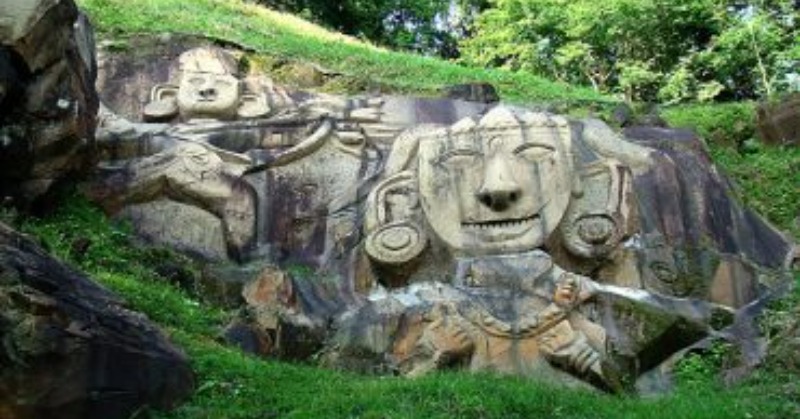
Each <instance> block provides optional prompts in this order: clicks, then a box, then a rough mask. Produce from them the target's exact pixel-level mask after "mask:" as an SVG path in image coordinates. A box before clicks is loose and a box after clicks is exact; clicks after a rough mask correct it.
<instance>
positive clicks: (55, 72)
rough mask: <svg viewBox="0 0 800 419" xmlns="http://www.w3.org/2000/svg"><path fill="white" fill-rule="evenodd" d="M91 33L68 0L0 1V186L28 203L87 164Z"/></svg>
mask: <svg viewBox="0 0 800 419" xmlns="http://www.w3.org/2000/svg"><path fill="white" fill-rule="evenodd" d="M95 74H96V64H95V57H94V39H93V36H92V28H91V26H90V25H89V22H88V20H87V19H86V18H85V17H83V16H81V15H80V14H79V12H78V9H77V7H76V6H75V4H74V3H73V2H72V1H71V0H67V1H54V0H23V1H19V0H10V1H4V2H2V4H0V192H1V193H2V195H3V196H2V197H0V199H3V200H5V201H8V200H11V201H13V202H14V203H15V204H17V205H19V206H26V205H28V204H30V203H31V202H32V201H36V200H37V199H38V198H40V197H42V196H43V195H46V194H47V193H48V192H50V191H51V189H52V187H53V186H54V185H57V184H59V182H61V181H63V180H64V179H66V178H68V177H70V176H74V175H76V174H81V173H85V172H87V171H88V170H89V169H91V164H92V163H93V162H92V159H91V150H92V147H93V144H94V129H95V125H96V115H97V106H98V101H97V93H96V91H95V88H94V81H95Z"/></svg>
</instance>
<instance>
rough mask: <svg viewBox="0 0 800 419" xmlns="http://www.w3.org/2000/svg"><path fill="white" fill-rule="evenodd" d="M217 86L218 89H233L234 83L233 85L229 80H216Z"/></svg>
mask: <svg viewBox="0 0 800 419" xmlns="http://www.w3.org/2000/svg"><path fill="white" fill-rule="evenodd" d="M215 84H216V85H217V87H221V88H227V87H233V83H231V82H230V81H228V80H216V81H215Z"/></svg>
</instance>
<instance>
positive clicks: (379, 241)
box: [364, 171, 428, 265]
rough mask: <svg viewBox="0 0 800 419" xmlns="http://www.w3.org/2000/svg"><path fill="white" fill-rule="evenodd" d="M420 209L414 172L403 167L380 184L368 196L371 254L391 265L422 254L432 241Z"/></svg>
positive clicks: (366, 223)
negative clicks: (401, 170) (403, 169)
mask: <svg viewBox="0 0 800 419" xmlns="http://www.w3.org/2000/svg"><path fill="white" fill-rule="evenodd" d="M419 212H420V211H419V194H418V192H417V185H416V175H415V173H414V172H411V171H403V172H400V173H397V174H396V175H394V176H391V177H389V178H387V179H386V180H384V181H383V182H381V183H380V184H378V186H377V187H375V189H373V191H372V192H371V193H370V195H369V197H368V198H367V208H366V219H365V223H364V225H365V228H366V232H367V238H366V243H365V248H366V251H367V255H369V257H370V258H371V259H372V260H374V261H376V262H378V263H382V264H387V265H399V264H404V263H408V262H410V261H412V260H413V259H415V258H416V257H418V256H419V255H420V254H421V253H422V251H423V250H425V247H426V246H427V243H428V238H427V235H426V234H425V230H424V229H423V228H422V225H421V223H420V222H419V217H420V214H419Z"/></svg>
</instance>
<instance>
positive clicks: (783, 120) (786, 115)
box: [757, 93, 800, 146]
mask: <svg viewBox="0 0 800 419" xmlns="http://www.w3.org/2000/svg"><path fill="white" fill-rule="evenodd" d="M757 115H758V121H757V124H758V133H759V135H760V137H761V139H762V140H764V142H765V143H767V144H776V145H781V144H787V145H788V144H791V145H795V146H796V145H798V144H800V93H795V94H793V95H791V96H789V97H787V98H786V99H784V100H782V101H780V102H778V103H773V104H770V103H762V104H761V105H759V106H758V112H757Z"/></svg>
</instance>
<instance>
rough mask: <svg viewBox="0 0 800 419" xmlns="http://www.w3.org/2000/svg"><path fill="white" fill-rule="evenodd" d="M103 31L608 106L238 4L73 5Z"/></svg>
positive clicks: (404, 83)
mask: <svg viewBox="0 0 800 419" xmlns="http://www.w3.org/2000/svg"><path fill="white" fill-rule="evenodd" d="M78 4H79V5H80V6H81V7H82V8H84V9H85V10H86V11H87V13H88V14H89V15H90V16H91V18H92V21H93V22H94V23H95V25H96V26H97V29H98V30H99V31H100V32H101V33H107V34H114V35H125V34H135V33H161V32H178V33H187V34H197V35H204V36H209V37H212V38H217V39H221V40H226V41H229V42H233V43H235V44H238V45H242V46H245V47H248V48H251V49H254V50H257V51H259V53H261V54H266V55H268V56H273V57H280V58H283V59H296V60H300V61H306V62H313V63H316V64H319V65H321V66H322V67H325V68H328V69H331V70H334V71H336V72H341V73H344V74H346V75H347V76H349V77H351V78H354V79H356V80H361V81H363V82H364V83H357V84H359V85H362V86H369V85H372V84H375V83H377V84H379V85H382V86H388V87H389V88H390V89H391V90H392V91H398V92H412V91H413V92H418V93H433V92H436V91H437V90H438V89H440V88H441V87H442V86H446V85H451V84H456V83H466V82H474V81H479V80H480V81H487V82H491V83H492V84H494V85H495V86H496V87H497V88H498V89H499V92H500V94H501V95H502V96H503V98H505V99H506V100H511V101H526V102H533V101H555V100H558V101H564V102H573V101H577V102H581V101H596V102H609V101H611V99H610V98H608V97H604V96H602V95H600V94H597V93H595V92H594V91H592V90H591V89H588V88H580V87H573V86H569V85H566V84H561V83H554V82H551V81H548V80H545V79H543V78H540V77H536V76H533V75H531V74H527V73H512V72H507V71H502V70H483V69H474V68H468V67H463V66H458V65H455V64H452V63H448V62H444V61H440V60H436V59H432V58H425V57H421V56H417V55H412V54H403V53H397V52H390V51H386V50H383V49H380V48H376V47H374V46H371V45H368V44H365V43H362V42H358V41H356V40H354V39H352V38H349V37H344V36H341V35H337V34H332V33H330V32H327V31H325V30H324V29H321V28H319V27H317V26H314V25H310V24H308V23H307V22H304V21H302V20H300V19H298V18H294V17H287V15H284V14H280V13H276V12H272V11H269V10H267V9H264V8H262V7H257V6H254V5H252V4H248V3H245V2H243V1H241V0H191V1H189V0H78Z"/></svg>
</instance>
